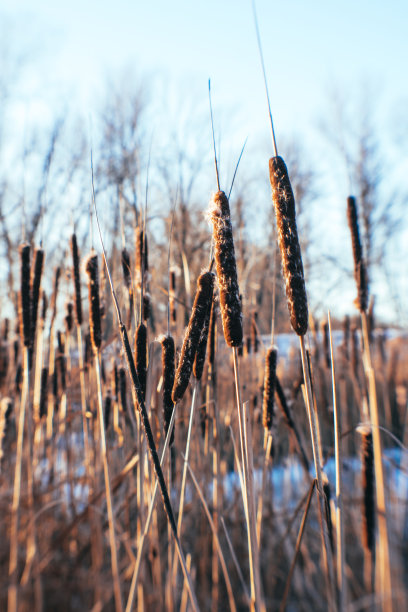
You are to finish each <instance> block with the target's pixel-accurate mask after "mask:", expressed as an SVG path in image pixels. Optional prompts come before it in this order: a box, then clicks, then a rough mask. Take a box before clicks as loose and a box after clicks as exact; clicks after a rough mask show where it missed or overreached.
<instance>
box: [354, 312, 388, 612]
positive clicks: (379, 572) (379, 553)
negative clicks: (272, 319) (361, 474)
mask: <svg viewBox="0 0 408 612" xmlns="http://www.w3.org/2000/svg"><path fill="white" fill-rule="evenodd" d="M361 318H362V328H363V347H364V368H365V372H366V377H367V381H368V387H369V394H368V400H369V411H370V421H371V425H372V435H373V447H374V473H375V486H376V509H377V524H378V535H379V538H378V542H377V547H376V591H377V593H378V594H379V595H381V598H382V605H383V609H384V611H385V612H388V611H389V610H391V611H392V609H393V603H392V582H391V566H390V553H389V539H388V538H389V536H388V525H387V522H388V521H387V508H386V495H385V482H384V470H383V464H382V448H381V437H380V429H379V425H380V422H379V416H378V403H377V389H376V381H375V373H374V369H373V366H372V362H371V353H370V344H369V336H368V325H367V314H366V313H365V312H364V311H363V312H362V313H361Z"/></svg>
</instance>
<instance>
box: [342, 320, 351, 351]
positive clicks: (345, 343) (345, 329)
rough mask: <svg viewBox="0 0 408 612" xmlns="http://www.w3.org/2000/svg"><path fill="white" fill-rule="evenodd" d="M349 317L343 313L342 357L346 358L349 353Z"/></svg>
mask: <svg viewBox="0 0 408 612" xmlns="http://www.w3.org/2000/svg"><path fill="white" fill-rule="evenodd" d="M349 346H350V318H349V316H348V315H345V317H344V319H343V350H344V357H345V358H346V359H347V360H348V358H349V354H350V349H349Z"/></svg>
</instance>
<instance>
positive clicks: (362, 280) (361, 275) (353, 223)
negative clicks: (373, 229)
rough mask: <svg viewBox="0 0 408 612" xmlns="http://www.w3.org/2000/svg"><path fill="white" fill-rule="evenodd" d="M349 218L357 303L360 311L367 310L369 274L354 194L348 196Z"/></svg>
mask: <svg viewBox="0 0 408 612" xmlns="http://www.w3.org/2000/svg"><path fill="white" fill-rule="evenodd" d="M347 220H348V224H349V228H350V233H351V246H352V249H353V259H354V278H355V281H356V284H357V298H356V300H355V304H356V306H357V308H358V309H359V310H360V312H365V311H366V310H367V302H368V286H367V274H366V268H365V264H364V260H363V251H362V247H361V242H360V232H359V227H358V215H357V206H356V199H355V198H354V197H353V196H350V197H348V198H347Z"/></svg>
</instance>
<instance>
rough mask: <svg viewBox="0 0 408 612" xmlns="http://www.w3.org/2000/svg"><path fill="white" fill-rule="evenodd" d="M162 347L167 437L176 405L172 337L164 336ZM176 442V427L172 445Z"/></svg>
mask: <svg viewBox="0 0 408 612" xmlns="http://www.w3.org/2000/svg"><path fill="white" fill-rule="evenodd" d="M160 344H161V346H162V376H163V425H164V432H165V434H166V435H167V432H168V429H169V425H170V421H171V415H172V413H173V410H174V403H173V400H172V397H171V394H172V389H173V384H174V371H175V348H174V340H173V338H172V336H163V337H162V338H161V339H160ZM173 442H174V427H173V430H172V432H171V436H170V441H169V443H170V445H171V444H173Z"/></svg>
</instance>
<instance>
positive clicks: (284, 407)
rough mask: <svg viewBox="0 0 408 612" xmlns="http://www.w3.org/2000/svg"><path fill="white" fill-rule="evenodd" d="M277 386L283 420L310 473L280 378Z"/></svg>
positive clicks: (276, 382) (304, 465)
mask: <svg viewBox="0 0 408 612" xmlns="http://www.w3.org/2000/svg"><path fill="white" fill-rule="evenodd" d="M275 384H276V394H277V396H278V400H279V406H280V408H281V412H282V415H283V418H284V420H285V423H286V426H287V427H288V428H289V430H290V431H291V432H292V433H293V435H294V437H295V442H296V446H297V449H298V452H299V455H300V459H301V461H302V464H303V467H304V469H305V471H306V472H307V473H308V472H309V460H308V458H307V455H306V452H305V449H304V446H303V444H302V440H301V438H300V433H299V430H298V428H297V426H296V423H295V421H294V420H293V417H292V413H291V410H290V409H289V405H288V403H287V401H286V397H285V393H284V391H283V389H282V385H281V384H280V381H279V378H278V377H276V381H275Z"/></svg>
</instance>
